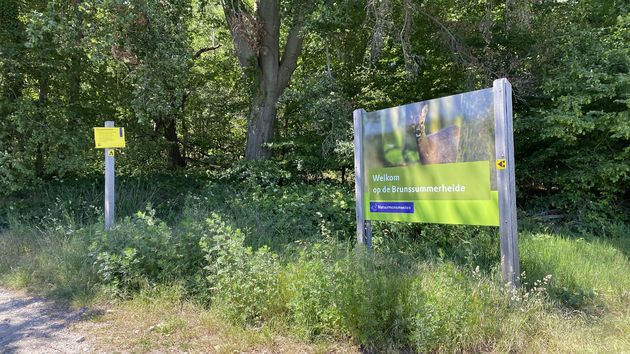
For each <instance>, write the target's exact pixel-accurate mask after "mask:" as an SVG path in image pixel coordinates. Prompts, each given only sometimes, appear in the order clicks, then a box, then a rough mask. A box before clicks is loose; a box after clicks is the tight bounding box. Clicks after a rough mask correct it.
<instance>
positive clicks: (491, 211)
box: [362, 88, 499, 226]
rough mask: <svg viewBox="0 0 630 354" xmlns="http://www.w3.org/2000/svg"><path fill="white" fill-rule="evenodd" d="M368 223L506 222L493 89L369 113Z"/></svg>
mask: <svg viewBox="0 0 630 354" xmlns="http://www.w3.org/2000/svg"><path fill="white" fill-rule="evenodd" d="M362 125H363V129H362V132H363V137H362V138H363V146H362V148H363V160H364V175H363V186H364V188H363V190H364V203H365V206H364V208H365V209H364V210H365V219H366V220H383V221H408V222H431V223H445V224H468V225H487V226H498V225H499V207H498V197H497V195H498V194H497V179H496V164H495V162H494V159H495V141H494V139H495V137H494V106H493V91H492V89H491V88H490V89H485V90H479V91H473V92H468V93H463V94H459V95H454V96H448V97H443V98H437V99H433V100H428V101H422V102H418V103H412V104H408V105H404V106H398V107H393V108H388V109H384V110H380V111H375V112H367V113H364V114H363V116H362Z"/></svg>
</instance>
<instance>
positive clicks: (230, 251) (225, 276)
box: [201, 214, 282, 325]
mask: <svg viewBox="0 0 630 354" xmlns="http://www.w3.org/2000/svg"><path fill="white" fill-rule="evenodd" d="M207 224H208V234H207V236H204V237H203V238H202V240H201V247H202V249H203V250H204V252H205V253H206V259H207V262H208V265H207V267H206V270H207V271H208V273H209V275H208V280H209V282H210V285H211V291H212V300H213V305H214V307H215V308H216V309H218V310H219V311H220V312H221V313H222V314H223V315H224V316H225V317H226V318H228V319H230V320H232V321H234V322H236V323H239V324H251V325H256V324H259V323H261V322H262V321H263V320H265V319H268V318H270V317H271V316H272V313H274V312H276V311H278V310H277V308H278V307H281V306H282V305H281V302H279V294H280V293H279V289H278V276H279V274H280V265H279V263H278V257H277V255H275V254H273V253H271V252H270V251H269V249H268V248H267V247H262V248H260V249H258V250H257V251H255V252H254V251H253V250H252V248H251V247H246V246H244V245H243V241H244V239H245V236H244V235H243V233H242V232H241V231H240V230H239V229H236V230H234V229H232V228H231V227H230V226H228V225H226V224H225V223H224V222H223V221H222V220H221V218H220V217H219V216H218V215H216V214H212V215H211V216H210V217H209V218H208V219H207Z"/></svg>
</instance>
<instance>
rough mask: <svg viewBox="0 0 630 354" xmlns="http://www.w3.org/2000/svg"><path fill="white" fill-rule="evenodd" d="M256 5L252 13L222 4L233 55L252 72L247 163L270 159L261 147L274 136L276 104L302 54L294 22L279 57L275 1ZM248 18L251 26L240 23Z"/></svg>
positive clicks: (298, 23) (278, 18)
mask: <svg viewBox="0 0 630 354" xmlns="http://www.w3.org/2000/svg"><path fill="white" fill-rule="evenodd" d="M256 5H257V6H256V7H255V8H256V12H255V13H254V14H253V13H250V12H249V10H248V9H247V7H245V6H241V3H240V2H234V1H223V10H224V13H225V17H226V19H227V23H228V26H229V27H230V32H231V33H232V39H233V41H234V49H235V50H236V56H237V57H238V60H239V62H240V64H241V66H242V67H243V69H244V70H245V71H246V72H247V71H250V70H251V71H253V72H255V73H256V78H255V79H256V80H255V82H256V85H257V90H256V94H255V95H254V97H252V104H251V110H250V113H249V123H248V129H247V144H246V147H245V158H246V159H247V160H259V159H268V158H270V157H271V153H272V150H271V149H269V148H267V147H266V146H265V145H266V144H268V143H271V142H272V140H273V137H274V129H275V123H276V113H277V108H276V104H277V103H278V98H279V97H280V95H281V94H282V92H283V91H284V89H285V88H286V87H287V86H288V85H289V81H290V80H291V75H292V74H293V72H294V71H295V68H296V67H297V60H298V57H299V56H300V53H301V51H302V37H301V36H300V31H301V29H302V23H301V21H299V20H297V21H295V23H294V24H293V28H292V29H291V30H290V31H289V34H288V36H287V39H286V42H285V45H284V51H283V53H282V57H281V56H280V22H281V16H280V4H279V2H278V0H264V1H257V2H256ZM252 17H255V21H253V23H254V26H252V23H251V21H246V20H244V19H247V18H252ZM258 25H260V27H257V26H258ZM248 30H250V31H252V32H253V31H255V32H256V35H257V38H258V39H257V42H256V43H252V41H251V39H252V37H251V36H249V35H248V33H249V32H248ZM250 34H251V33H250Z"/></svg>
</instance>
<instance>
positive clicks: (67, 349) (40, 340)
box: [0, 288, 92, 354]
mask: <svg viewBox="0 0 630 354" xmlns="http://www.w3.org/2000/svg"><path fill="white" fill-rule="evenodd" d="M85 311H86V310H84V309H82V310H71V309H68V308H64V307H63V306H60V305H57V304H55V303H52V302H50V301H48V300H46V299H43V298H37V297H31V296H27V295H25V294H24V293H21V292H16V291H11V290H7V289H3V288H0V353H3V354H4V353H29V354H30V353H85V352H92V349H91V346H90V344H89V343H88V341H87V340H86V337H85V336H84V335H83V334H82V333H81V332H80V330H78V329H77V328H75V327H76V326H73V324H74V323H76V322H78V321H79V320H80V319H81V317H82V315H83V314H84V313H85Z"/></svg>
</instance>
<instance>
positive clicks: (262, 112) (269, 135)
mask: <svg viewBox="0 0 630 354" xmlns="http://www.w3.org/2000/svg"><path fill="white" fill-rule="evenodd" d="M260 86H261V87H260V88H259V90H258V92H257V93H256V96H255V97H254V99H253V102H252V107H251V110H250V113H249V126H248V129H247V146H246V148H245V159H247V160H260V159H262V160H264V159H268V158H270V157H271V154H272V150H271V149H269V148H267V147H266V146H265V144H268V143H270V142H271V141H272V140H273V137H274V128H275V121H276V113H277V108H276V103H277V101H278V98H277V97H276V94H275V92H274V91H275V88H273V87H267V88H265V87H264V83H261V85H260Z"/></svg>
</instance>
